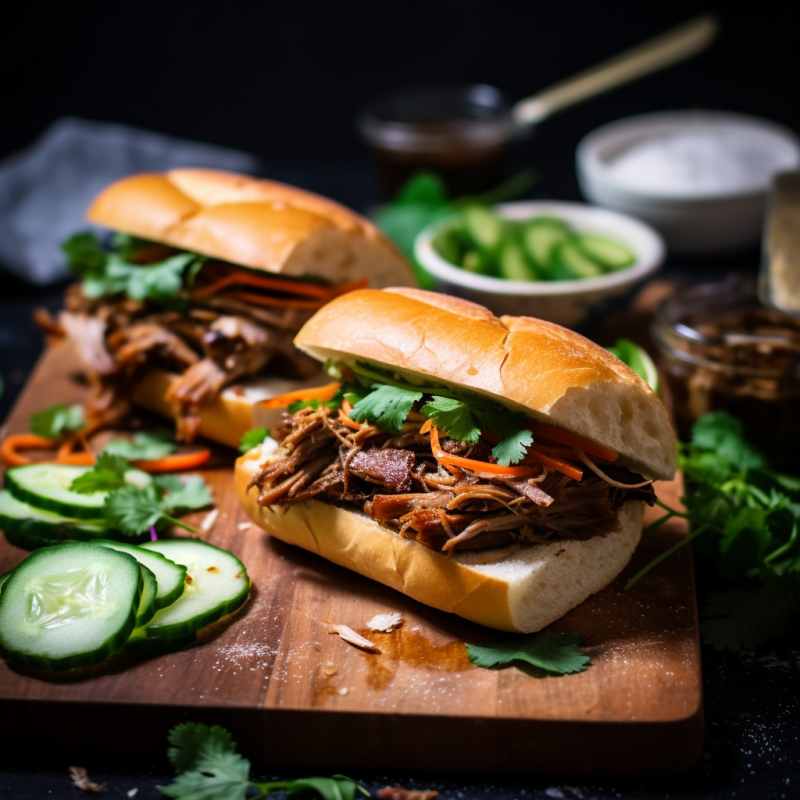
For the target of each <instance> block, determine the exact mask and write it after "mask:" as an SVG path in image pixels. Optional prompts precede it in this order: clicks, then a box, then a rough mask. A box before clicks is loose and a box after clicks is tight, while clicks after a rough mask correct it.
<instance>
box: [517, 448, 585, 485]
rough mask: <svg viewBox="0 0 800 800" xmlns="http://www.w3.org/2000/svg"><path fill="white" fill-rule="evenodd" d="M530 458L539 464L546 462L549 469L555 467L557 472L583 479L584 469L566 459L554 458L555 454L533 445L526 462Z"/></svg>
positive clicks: (545, 464) (575, 478) (529, 449)
mask: <svg viewBox="0 0 800 800" xmlns="http://www.w3.org/2000/svg"><path fill="white" fill-rule="evenodd" d="M529 459H530V460H531V461H534V462H537V463H539V464H544V466H546V467H548V468H549V469H553V470H555V471H556V472H560V473H561V474H562V475H568V476H569V477H570V478H573V479H574V480H576V481H579V480H582V479H583V470H582V469H578V467H575V466H573V465H572V464H569V463H567V462H566V461H562V460H561V459H560V458H554V457H553V456H549V455H546V454H545V453H542V452H541V451H540V450H535V449H534V448H533V447H529V448H528V454H527V455H526V456H525V461H526V462H527V461H528V460H529Z"/></svg>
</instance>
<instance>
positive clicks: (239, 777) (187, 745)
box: [158, 722, 369, 800]
mask: <svg viewBox="0 0 800 800" xmlns="http://www.w3.org/2000/svg"><path fill="white" fill-rule="evenodd" d="M169 743H170V744H171V745H172V747H170V748H169V750H168V753H167V754H168V756H169V760H170V762H171V763H172V766H173V768H174V769H175V773H176V776H177V777H176V778H175V780H174V781H173V783H171V784H170V785H169V786H159V787H158V789H159V791H160V792H161V793H162V794H163V795H166V796H167V797H173V798H179V800H244V798H246V797H247V796H248V791H251V790H255V791H257V792H258V794H250V795H249V796H250V797H251V798H252V799H253V800H257V799H258V798H263V797H266V796H267V795H268V794H272V793H274V792H285V793H286V794H288V795H290V796H293V795H311V796H314V795H317V796H319V797H320V798H322V800H353V798H354V797H355V796H356V794H357V793H358V794H360V795H362V796H363V797H369V792H368V791H367V790H366V789H365V788H364V787H363V786H360V785H359V784H357V783H356V782H355V781H353V780H351V779H350V778H347V777H346V776H344V775H333V776H332V777H330V778H300V779H299V780H296V781H274V782H266V783H256V782H254V781H251V780H250V762H249V761H248V760H247V759H246V758H244V757H243V756H242V755H240V754H239V753H238V752H237V749H236V742H234V741H233V737H232V736H231V734H230V733H228V731H226V730H225V729H224V728H221V727H219V726H218V725H214V726H212V727H209V726H208V725H203V724H201V723H198V722H184V723H181V724H180V725H178V726H176V727H175V728H173V729H172V731H170V734H169Z"/></svg>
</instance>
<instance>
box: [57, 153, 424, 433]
mask: <svg viewBox="0 0 800 800" xmlns="http://www.w3.org/2000/svg"><path fill="white" fill-rule="evenodd" d="M87 218H88V220H89V221H90V222H93V223H95V224H97V225H100V226H102V227H105V228H109V229H111V230H113V231H116V232H117V234H116V236H114V237H113V238H112V240H111V247H110V249H108V250H106V249H103V248H102V247H101V245H100V243H99V241H98V239H97V238H96V237H95V236H94V235H93V234H91V233H82V234H78V235H76V236H74V237H73V238H71V239H70V240H69V241H68V242H66V243H65V245H64V249H65V251H66V253H67V254H68V257H69V260H70V265H71V267H72V269H73V271H75V272H76V273H77V274H78V275H79V276H80V277H81V278H82V282H81V283H79V284H77V285H74V286H72V287H70V288H69V289H68V291H67V296H66V303H65V309H64V311H63V312H62V313H61V315H60V317H59V320H58V323H57V324H56V323H54V324H52V325H50V326H49V327H50V329H51V330H54V331H55V332H58V331H59V330H60V331H62V332H63V333H65V334H66V335H67V337H68V338H70V339H71V340H73V342H74V344H75V345H76V348H77V351H78V353H79V354H80V356H81V357H82V360H83V361H84V362H85V363H86V365H87V366H88V368H89V372H90V377H91V379H92V381H93V383H94V384H95V386H96V388H97V400H96V405H95V409H94V410H95V411H96V412H97V413H102V411H103V410H104V409H106V410H107V409H115V412H116V413H117V414H119V415H123V414H124V413H125V408H126V404H127V403H128V401H130V400H133V401H134V402H135V403H137V404H139V405H141V406H144V407H146V408H148V409H150V410H152V411H156V412H158V413H162V414H164V415H167V416H172V417H174V418H175V419H176V421H177V432H178V436H179V438H181V439H183V440H185V441H191V440H192V439H193V438H194V437H195V436H196V435H197V434H198V433H201V434H204V435H206V436H209V437H210V438H212V439H217V440H218V441H220V442H223V443H226V444H230V445H232V446H238V444H239V438H240V436H241V435H242V433H243V432H244V431H246V430H248V429H250V428H253V427H258V426H263V425H271V424H272V423H274V422H275V421H276V419H277V413H278V412H275V411H267V410H265V409H263V408H262V407H261V406H260V405H259V404H258V402H257V401H258V400H261V399H264V398H268V397H270V396H271V395H274V394H283V393H285V392H287V391H290V390H292V389H297V388H298V387H301V386H304V385H309V382H310V383H311V384H317V383H319V379H320V377H319V375H318V374H317V373H318V372H319V365H318V364H317V363H316V362H315V361H313V360H312V359H310V358H309V357H308V356H306V355H303V354H302V353H300V352H299V351H297V350H296V349H295V348H294V346H293V345H292V338H293V337H294V335H295V334H296V333H297V331H298V330H299V329H300V327H301V325H302V324H303V323H304V322H305V321H306V320H307V319H308V318H309V317H310V316H311V314H312V313H313V312H314V311H315V310H316V309H318V308H320V307H321V306H322V305H324V304H325V303H326V302H328V301H329V300H331V299H332V298H333V297H336V296H338V295H340V294H342V293H344V292H347V291H350V290H352V289H353V288H355V287H361V286H366V285H370V286H376V287H382V286H387V285H395V284H397V283H399V284H402V285H411V284H413V275H412V273H411V270H410V267H409V266H408V264H407V262H406V261H405V260H404V258H403V257H402V256H401V255H400V253H399V252H398V251H397V250H396V249H395V248H394V246H393V245H392V244H391V243H390V242H389V241H388V240H387V239H386V238H385V237H384V236H383V235H382V234H381V233H380V232H379V231H378V230H377V229H376V228H375V227H374V226H373V225H372V224H371V223H370V222H368V221H367V220H365V219H363V218H362V217H360V216H358V215H357V214H355V213H354V212H352V211H350V210H349V209H347V208H344V207H343V206H341V205H339V204H337V203H334V202H333V201H331V200H328V199H326V198H323V197H320V196H318V195H315V194H311V193H310V192H306V191H302V190H300V189H297V188H295V187H292V186H286V185H284V184H280V183H274V182H271V181H264V180H256V179H254V178H250V177H247V176H244V175H236V174H231V173H225V172H216V171H212V170H202V169H175V170H172V171H170V172H166V173H164V174H141V175H133V176H131V177H128V178H125V179H123V180H120V181H118V182H117V183H114V184H113V185H111V186H109V187H108V188H107V189H105V190H104V191H103V192H102V193H101V194H100V195H99V196H98V197H97V198H96V199H95V200H94V202H93V203H92V205H91V207H90V208H89V211H88V214H87ZM111 413H114V412H113V411H112V412H111Z"/></svg>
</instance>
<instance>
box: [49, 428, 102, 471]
mask: <svg viewBox="0 0 800 800" xmlns="http://www.w3.org/2000/svg"><path fill="white" fill-rule="evenodd" d="M76 444H80V445H82V447H83V452H82V453H76V452H75V445H76ZM95 461H96V459H95V457H94V453H93V452H92V451H91V450H90V449H89V444H88V442H87V441H86V437H85V436H84V435H83V432H82V431H81V433H80V434H75V435H73V436H70V437H69V438H68V439H65V440H64V441H63V442H62V443H61V447H59V448H58V452H57V453H56V462H57V463H59V464H71V465H72V466H75V467H91V466H93V465H94V463H95Z"/></svg>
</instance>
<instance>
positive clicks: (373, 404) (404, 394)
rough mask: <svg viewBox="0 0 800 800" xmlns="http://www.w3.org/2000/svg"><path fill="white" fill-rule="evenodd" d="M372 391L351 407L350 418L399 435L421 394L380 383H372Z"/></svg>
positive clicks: (420, 398)
mask: <svg viewBox="0 0 800 800" xmlns="http://www.w3.org/2000/svg"><path fill="white" fill-rule="evenodd" d="M372 389H373V391H372V392H370V393H369V394H368V395H367V396H366V397H364V399H363V400H359V401H358V403H356V405H355V406H353V410H352V411H351V412H350V418H351V419H354V420H355V421H356V422H371V423H372V424H373V425H377V427H379V428H380V429H381V430H382V431H387V432H388V433H400V431H402V430H403V423H404V422H405V421H406V417H408V412H409V411H411V407H412V406H413V405H414V403H416V402H417V401H418V400H422V392H417V391H413V390H411V389H399V388H398V387H396V386H386V385H385V384H380V383H374V384H373V385H372Z"/></svg>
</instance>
